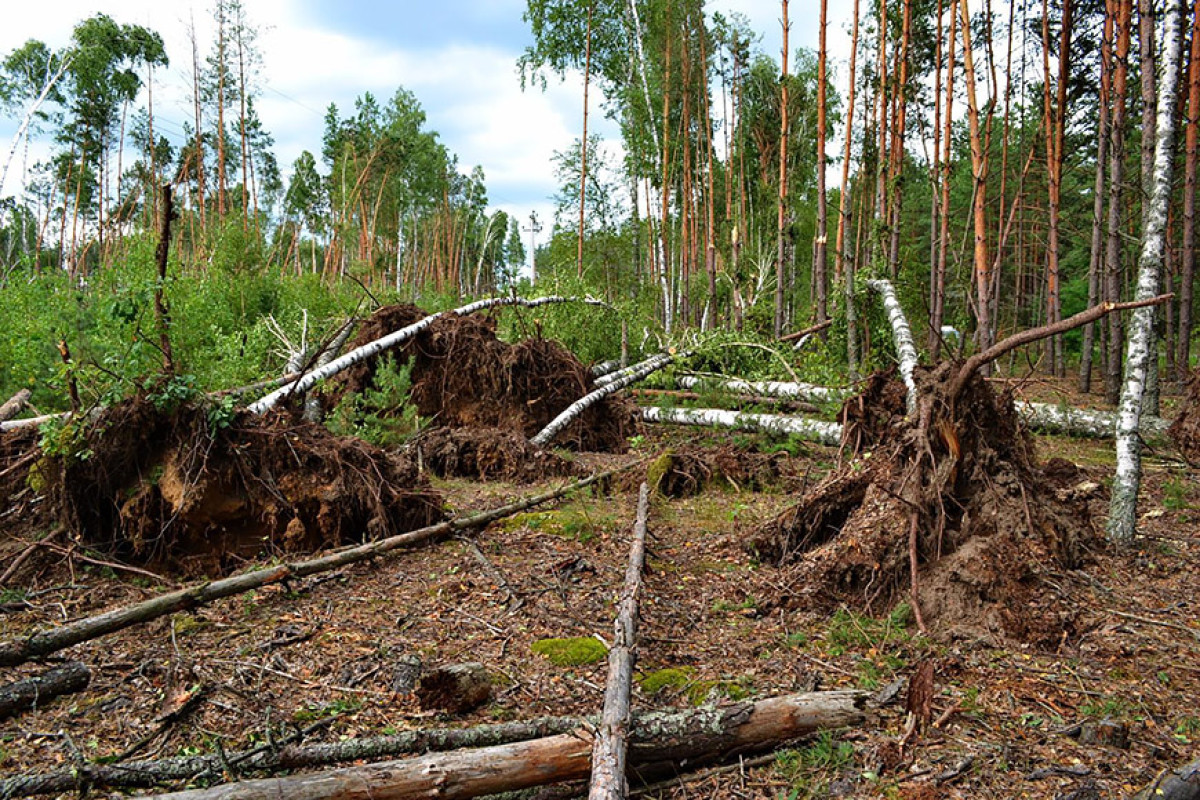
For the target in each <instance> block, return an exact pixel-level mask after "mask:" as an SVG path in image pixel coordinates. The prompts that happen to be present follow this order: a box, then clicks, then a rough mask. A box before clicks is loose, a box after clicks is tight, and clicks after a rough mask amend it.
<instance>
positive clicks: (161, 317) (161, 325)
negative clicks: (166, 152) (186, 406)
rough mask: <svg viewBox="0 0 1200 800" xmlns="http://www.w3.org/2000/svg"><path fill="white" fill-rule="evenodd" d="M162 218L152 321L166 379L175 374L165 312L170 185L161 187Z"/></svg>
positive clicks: (171, 213)
mask: <svg viewBox="0 0 1200 800" xmlns="http://www.w3.org/2000/svg"><path fill="white" fill-rule="evenodd" d="M162 199H163V206H162V216H161V217H160V218H159V222H158V247H157V248H155V251H154V261H155V263H156V264H157V265H158V283H157V284H156V285H155V287H154V319H155V321H156V322H157V323H158V342H159V345H158V346H159V349H160V350H162V354H163V374H164V375H166V376H167V377H168V378H170V377H172V376H173V375H174V374H175V357H174V355H173V354H172V352H171V315H170V313H169V312H168V310H167V301H166V286H167V255H168V253H169V252H170V249H171V220H173V219H174V218H175V207H174V204H173V203H172V202H171V184H169V183H164V184H163V186H162Z"/></svg>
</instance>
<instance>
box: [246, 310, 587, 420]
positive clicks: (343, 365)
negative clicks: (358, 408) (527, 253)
mask: <svg viewBox="0 0 1200 800" xmlns="http://www.w3.org/2000/svg"><path fill="white" fill-rule="evenodd" d="M569 302H579V303H588V304H590V305H599V306H605V307H608V304H607V303H605V302H603V301H601V300H594V299H592V298H576V297H557V296H551V297H539V298H537V299H535V300H526V299H524V298H521V297H492V298H488V299H486V300H477V301H475V302H474V303H468V304H467V305H465V306H461V307H459V308H456V309H453V310H452V311H439V312H437V313H434V314H430V315H429V316H427V317H423V318H421V319H420V320H418V321H417V322H414V323H413V324H412V325H409V326H408V327H406V328H401V329H400V330H398V331H396V332H395V333H389V334H388V335H387V336H384V337H383V338H381V339H376V340H375V341H373V342H368V343H367V344H364V345H363V346H362V347H358V348H355V349H354V350H351V351H350V352H349V353H346V355H344V356H342V357H341V358H336V359H334V360H333V361H330V362H329V363H328V364H326V365H325V366H323V367H320V368H318V369H315V370H313V371H312V372H310V373H308V374H307V375H305V376H304V377H302V378H300V379H298V380H296V381H294V382H293V383H289V384H288V385H287V386H283V387H281V388H279V389H276V390H275V391H273V392H271V393H270V394H268V395H267V396H266V397H263V398H262V399H260V400H258V401H257V402H255V403H251V404H250V405H249V406H248V407H247V408H248V409H249V410H250V411H251V412H253V413H255V414H263V413H265V412H266V411H268V410H269V409H271V408H274V407H275V405H276V404H277V403H278V402H279V401H280V400H281V399H282V398H283V397H285V396H287V395H291V394H303V393H304V392H307V391H308V390H309V389H311V388H312V387H313V386H315V385H317V383H319V382H321V381H323V380H325V379H326V378H330V377H332V376H334V375H336V374H338V373H339V372H342V371H343V370H346V369H349V368H350V367H352V366H354V365H355V364H358V363H359V362H361V361H365V360H366V359H368V358H370V357H372V356H376V355H379V354H380V353H382V352H384V351H385V350H390V349H391V348H393V347H396V346H397V345H399V344H403V343H404V342H406V341H408V340H409V339H411V338H412V337H414V336H416V335H417V334H418V333H420V332H421V331H423V330H425V329H426V328H428V327H429V326H430V325H432V324H433V323H434V322H435V321H436V320H438V319H440V318H442V317H443V316H445V315H446V314H451V313H453V314H459V315H462V316H466V315H467V314H474V313H475V312H476V311H482V310H483V309H485V308H494V307H497V306H522V307H524V308H535V307H537V306H543V305H548V304H550V303H569Z"/></svg>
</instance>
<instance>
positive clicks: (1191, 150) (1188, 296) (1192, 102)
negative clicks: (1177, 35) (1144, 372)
mask: <svg viewBox="0 0 1200 800" xmlns="http://www.w3.org/2000/svg"><path fill="white" fill-rule="evenodd" d="M1187 115H1188V119H1187V135H1186V138H1185V144H1184V151H1185V156H1184V184H1183V258H1182V262H1183V268H1182V271H1181V273H1180V282H1179V334H1178V336H1176V337H1175V342H1176V344H1175V346H1176V349H1177V351H1178V355H1176V357H1175V370H1176V377H1177V378H1178V379H1179V380H1180V381H1183V380H1186V378H1187V375H1188V372H1189V371H1190V370H1191V345H1192V342H1191V340H1192V281H1193V279H1194V277H1195V268H1196V264H1195V261H1196V162H1197V156H1198V154H1200V4H1197V5H1196V6H1195V10H1194V11H1193V16H1192V47H1191V54H1190V57H1189V61H1188V105H1187Z"/></svg>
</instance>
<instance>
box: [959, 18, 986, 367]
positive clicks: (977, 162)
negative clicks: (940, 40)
mask: <svg viewBox="0 0 1200 800" xmlns="http://www.w3.org/2000/svg"><path fill="white" fill-rule="evenodd" d="M958 8H959V15H960V16H959V22H960V23H961V24H962V40H963V69H964V72H965V75H964V77H965V80H966V83H967V119H968V122H969V123H970V125H969V130H970V138H971V170H972V172H973V173H974V178H975V182H974V186H975V189H974V199H973V201H972V209H973V214H972V219H973V221H974V231H975V233H974V241H975V247H974V254H975V269H974V272H975V295H976V297H975V300H976V306H975V318H976V323H977V325H978V326H979V327H978V331H977V340H978V344H979V349H980V350H986V349H987V348H988V347H990V346H991V344H992V337H993V330H992V320H991V314H990V308H989V306H990V303H991V260H990V259H989V258H988V243H987V215H986V208H987V156H986V153H985V152H984V143H983V132H982V130H981V126H980V123H979V103H978V101H977V100H976V97H975V57H974V54H973V53H972V52H971V13H970V11H969V10H968V8H967V0H959V5H958ZM984 374H987V372H986V369H985V372H984Z"/></svg>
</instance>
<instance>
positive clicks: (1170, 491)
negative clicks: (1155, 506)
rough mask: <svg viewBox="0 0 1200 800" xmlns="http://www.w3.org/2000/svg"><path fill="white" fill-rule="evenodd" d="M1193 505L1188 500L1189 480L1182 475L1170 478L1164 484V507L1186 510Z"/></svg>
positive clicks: (1169, 509) (1173, 509) (1171, 509)
mask: <svg viewBox="0 0 1200 800" xmlns="http://www.w3.org/2000/svg"><path fill="white" fill-rule="evenodd" d="M1191 507H1192V504H1191V503H1190V502H1188V481H1187V480H1186V479H1184V478H1182V477H1172V478H1169V479H1168V480H1167V481H1166V482H1165V483H1164V484H1163V508H1165V509H1167V510H1168V511H1185V510H1186V509H1189V508H1191Z"/></svg>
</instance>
